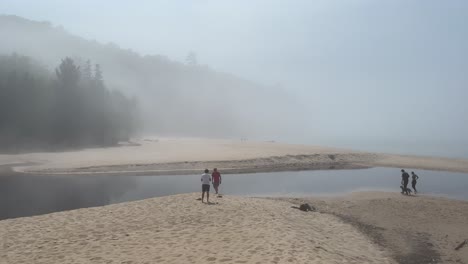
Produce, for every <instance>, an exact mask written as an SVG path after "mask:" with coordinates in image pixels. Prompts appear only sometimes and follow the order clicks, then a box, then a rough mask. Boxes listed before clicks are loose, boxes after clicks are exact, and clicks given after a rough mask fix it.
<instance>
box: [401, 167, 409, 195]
mask: <svg viewBox="0 0 468 264" xmlns="http://www.w3.org/2000/svg"><path fill="white" fill-rule="evenodd" d="M408 181H409V174H408V173H407V172H406V171H405V170H404V169H401V183H402V184H403V191H406V189H408ZM402 193H403V192H402Z"/></svg>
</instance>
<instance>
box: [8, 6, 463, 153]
mask: <svg viewBox="0 0 468 264" xmlns="http://www.w3.org/2000/svg"><path fill="white" fill-rule="evenodd" d="M0 13H1V14H8V15H17V16H20V17H23V18H26V19H29V20H33V21H49V22H50V24H44V25H43V26H44V27H42V28H41V27H36V26H37V25H36V26H32V25H29V24H28V25H26V26H25V25H24V24H22V25H18V23H13V22H11V18H9V20H8V21H10V22H7V20H1V22H0V34H1V36H2V43H1V44H0V53H2V54H9V53H12V52H18V53H20V54H23V55H26V56H31V57H33V58H35V59H37V60H39V61H40V62H42V63H44V64H45V65H47V67H49V69H50V70H51V71H53V69H54V67H56V66H57V65H58V64H59V63H60V59H62V58H64V57H65V56H72V57H75V58H77V60H80V59H81V60H87V59H90V60H92V61H94V62H96V63H100V64H101V65H102V66H103V71H104V76H105V79H104V80H105V82H106V84H107V85H108V86H109V87H112V88H115V89H119V90H121V91H122V92H124V93H125V94H126V95H128V96H133V95H135V96H137V97H138V99H139V100H140V102H141V104H142V108H143V110H142V112H143V113H142V115H143V116H144V117H143V120H144V123H145V124H144V130H143V132H142V133H157V134H167V135H183V136H186V135H191V136H217V137H249V138H254V139H259V140H280V141H285V142H292V143H312V144H321V145H334V146H344V147H351V148H358V149H367V150H373V151H391V152H400V153H417V154H427V155H443V156H465V157H468V153H466V149H467V148H466V146H467V145H468V138H467V136H466V135H468V106H467V104H466V102H465V100H466V98H468V89H466V85H467V83H468V77H467V76H468V75H467V74H466V73H467V70H468V52H467V49H466V47H468V27H467V25H468V16H467V14H468V3H467V2H466V1H424V2H422V1H370V0H369V1H279V0H277V1H266V0H265V1H230V2H228V1H196V2H189V1H138V2H128V1H99V2H96V1H90V0H85V1H73V2H72V1H52V0H49V1H40V2H39V1H21V0H20V1H18V0H3V1H2V3H1V5H0ZM20 24H21V23H20ZM108 43H114V44H108ZM128 49H131V50H130V51H129V50H128ZM190 52H193V54H195V55H196V61H195V63H194V61H187V60H186V59H187V55H188V54H189V53H190Z"/></svg>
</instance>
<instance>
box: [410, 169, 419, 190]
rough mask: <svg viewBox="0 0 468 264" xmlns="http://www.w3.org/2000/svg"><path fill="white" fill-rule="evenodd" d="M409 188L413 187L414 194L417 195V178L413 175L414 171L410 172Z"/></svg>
mask: <svg viewBox="0 0 468 264" xmlns="http://www.w3.org/2000/svg"><path fill="white" fill-rule="evenodd" d="M411 178H412V181H411V186H413V190H414V193H417V192H418V190H416V183H417V182H418V179H419V176H418V175H416V173H414V171H412V172H411Z"/></svg>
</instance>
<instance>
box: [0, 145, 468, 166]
mask: <svg viewBox="0 0 468 264" xmlns="http://www.w3.org/2000/svg"><path fill="white" fill-rule="evenodd" d="M25 163H27V165H13V169H14V171H16V172H20V173H30V174H50V175H53V174H57V175H95V174H108V175H113V174H117V175H170V174H179V175H180V174H198V173H199V172H200V171H201V170H202V169H204V168H213V167H218V168H220V169H222V170H223V172H224V173H251V172H271V171H292V170H314V169H353V168H367V167H395V168H414V169H427V170H442V171H452V172H468V160H466V159H453V158H439V157H425V156H409V155H395V154H381V153H370V152H360V151H354V150H347V149H339V148H328V147H321V146H308V145H293V144H284V143H278V142H251V141H241V140H226V139H201V138H144V139H139V140H133V141H132V142H131V143H123V144H121V145H120V146H118V147H108V148H90V149H82V150H76V151H67V152H44V153H25V154H16V155H8V154H1V155H0V165H2V164H25Z"/></svg>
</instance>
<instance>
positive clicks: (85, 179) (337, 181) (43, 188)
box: [0, 168, 468, 219]
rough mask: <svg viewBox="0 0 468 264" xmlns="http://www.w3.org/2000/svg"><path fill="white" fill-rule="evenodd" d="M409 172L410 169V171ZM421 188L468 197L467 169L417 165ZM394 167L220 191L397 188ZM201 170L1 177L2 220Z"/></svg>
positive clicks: (159, 190)
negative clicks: (457, 170) (452, 170)
mask: <svg viewBox="0 0 468 264" xmlns="http://www.w3.org/2000/svg"><path fill="white" fill-rule="evenodd" d="M410 171H411V170H410ZM416 173H417V174H418V175H419V176H420V181H419V182H418V185H417V188H418V190H419V191H420V192H421V193H424V194H433V195H439V196H445V197H450V198H456V199H463V200H468V174H463V173H450V172H438V171H424V170H416ZM399 186H400V172H399V169H392V168H372V169H363V170H336V171H333V170H329V171H300V172H274V173H256V174H230V175H224V176H223V184H222V185H221V190H220V191H221V193H223V194H227V195H229V194H231V195H248V196H310V195H314V196H319V195H336V194H344V193H349V192H353V191H362V190H384V191H395V192H399V191H400V189H399ZM200 189H201V186H200V176H199V175H184V176H138V177H131V176H79V177H76V176H75V177H57V176H14V177H13V176H12V177H8V176H2V177H0V219H6V218H13V217H20V216H30V215H37V214H44V213H50V212H56V211H63V210H70V209H76V208H82V207H91V206H100V205H106V204H111V203H118V202H124V201H132V200H139V199H145V198H150V197H156V196H164V195H170V194H178V193H187V192H198V191H200Z"/></svg>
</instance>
